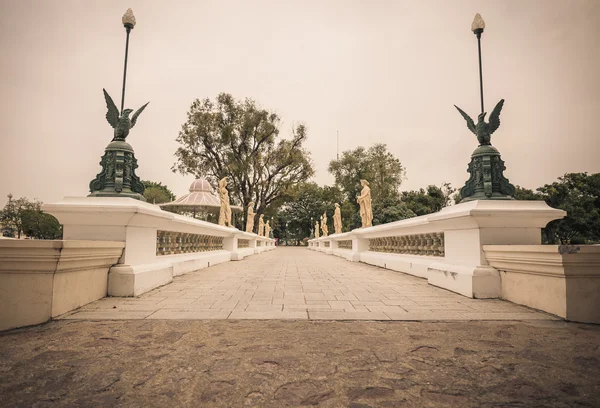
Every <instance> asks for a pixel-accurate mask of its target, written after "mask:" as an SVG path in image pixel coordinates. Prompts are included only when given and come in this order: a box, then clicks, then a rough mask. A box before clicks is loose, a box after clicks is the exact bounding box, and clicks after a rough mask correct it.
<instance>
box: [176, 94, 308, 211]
mask: <svg viewBox="0 0 600 408" xmlns="http://www.w3.org/2000/svg"><path fill="white" fill-rule="evenodd" d="M280 124H281V119H280V118H279V116H278V115H277V114H276V113H274V112H270V111H268V110H266V109H262V108H260V107H259V106H258V105H257V103H256V102H255V101H253V100H251V99H245V100H244V101H238V100H235V99H234V98H233V96H231V95H230V94H226V93H222V94H220V95H218V96H217V98H216V100H215V101H214V102H213V101H211V100H210V99H208V98H207V99H204V100H198V99H197V100H195V101H194V102H193V103H192V105H191V107H190V110H189V112H188V114H187V121H186V122H185V123H184V124H183V126H182V129H181V131H180V132H179V136H178V137H177V139H176V140H177V142H179V143H180V145H181V146H180V147H179V148H178V149H177V151H176V152H175V156H176V158H177V163H176V164H175V165H174V166H173V168H172V170H173V171H179V172H181V173H182V174H193V175H194V176H196V177H205V178H207V179H208V180H209V181H210V182H211V183H213V184H216V182H217V181H218V180H220V179H221V178H223V177H225V176H228V177H229V185H228V188H229V193H230V196H231V198H232V199H233V200H234V202H236V203H241V204H242V205H243V206H244V207H246V206H247V205H248V204H249V203H250V201H254V203H255V212H256V214H257V215H256V216H257V217H258V216H259V215H260V214H263V213H265V211H266V209H267V207H269V206H277V205H280V204H281V203H283V202H285V201H286V200H288V199H289V198H290V189H291V188H292V187H294V186H296V185H297V184H298V183H302V182H304V181H307V180H308V179H309V178H310V177H311V176H312V175H313V173H314V170H313V166H312V161H311V159H310V153H309V152H307V151H306V150H305V149H304V148H303V143H304V141H305V140H306V137H307V134H306V127H305V126H304V125H301V124H300V125H296V126H294V127H293V129H292V132H291V136H290V138H289V139H283V138H281V137H280V134H279V133H280V131H279V126H280Z"/></svg>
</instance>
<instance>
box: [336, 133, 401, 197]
mask: <svg viewBox="0 0 600 408" xmlns="http://www.w3.org/2000/svg"><path fill="white" fill-rule="evenodd" d="M328 171H329V173H331V174H332V175H333V177H334V178H335V184H336V186H338V187H339V188H340V189H341V190H342V192H343V193H344V194H345V195H346V198H347V200H348V201H349V202H351V203H352V202H353V203H354V204H356V205H355V207H356V208H358V204H357V203H356V196H357V195H359V194H360V191H361V189H362V187H361V185H360V180H361V179H365V180H367V181H368V182H369V187H370V188H371V197H372V199H373V201H379V200H384V199H387V198H390V197H397V195H398V189H399V188H400V184H401V183H402V180H403V178H404V174H405V169H404V166H402V163H400V160H399V159H398V158H396V157H395V156H394V155H393V154H392V153H390V152H389V151H388V150H387V146H386V145H385V144H382V143H378V144H375V145H373V146H371V147H369V148H368V149H365V148H364V147H362V146H360V147H357V148H356V149H354V150H348V151H345V152H343V153H342V157H341V158H340V159H339V160H332V161H331V162H329V168H328Z"/></svg>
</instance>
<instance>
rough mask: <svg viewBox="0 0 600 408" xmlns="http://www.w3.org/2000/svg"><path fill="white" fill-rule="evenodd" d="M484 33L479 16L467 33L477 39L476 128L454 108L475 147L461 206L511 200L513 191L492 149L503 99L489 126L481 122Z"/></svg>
mask: <svg viewBox="0 0 600 408" xmlns="http://www.w3.org/2000/svg"><path fill="white" fill-rule="evenodd" d="M484 29H485V21H483V18H482V17H481V15H480V14H479V13H477V14H476V15H475V19H474V20H473V23H472V24H471V31H473V34H475V35H476V36H477V50H478V56H479V95H480V100H481V113H480V114H479V115H478V117H477V124H475V122H474V121H473V119H471V117H470V116H469V115H467V114H466V113H465V112H464V111H463V110H462V109H460V108H459V107H458V106H456V105H454V107H455V108H456V109H458V112H459V113H460V114H461V116H462V117H463V118H464V119H465V121H466V122H467V128H468V129H469V130H470V131H471V132H472V133H473V134H475V135H476V136H477V140H478V141H479V146H478V147H477V148H476V149H475V151H473V153H472V154H471V162H470V163H469V166H468V168H467V171H468V172H469V173H470V177H469V180H467V182H466V183H465V185H464V187H463V188H461V189H460V197H461V202H466V201H472V200H513V199H514V195H515V187H514V186H513V185H512V184H510V182H509V181H508V179H507V178H505V177H504V174H503V171H504V170H506V167H505V166H504V161H503V160H502V158H501V157H500V152H499V151H498V150H497V149H496V148H495V147H493V146H492V143H491V135H492V133H494V132H495V131H496V130H497V129H498V128H499V127H500V112H501V111H502V107H503V106H504V99H501V100H500V102H498V103H497V104H496V107H495V108H494V110H493V111H492V113H491V114H490V118H489V122H485V116H486V115H487V112H485V110H484V105H483V69H482V64H481V35H482V34H483V30H484Z"/></svg>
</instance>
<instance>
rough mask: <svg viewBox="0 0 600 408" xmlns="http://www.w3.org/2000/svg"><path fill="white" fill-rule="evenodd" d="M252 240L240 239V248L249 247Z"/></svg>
mask: <svg viewBox="0 0 600 408" xmlns="http://www.w3.org/2000/svg"><path fill="white" fill-rule="evenodd" d="M249 247H250V240H249V239H238V248H249Z"/></svg>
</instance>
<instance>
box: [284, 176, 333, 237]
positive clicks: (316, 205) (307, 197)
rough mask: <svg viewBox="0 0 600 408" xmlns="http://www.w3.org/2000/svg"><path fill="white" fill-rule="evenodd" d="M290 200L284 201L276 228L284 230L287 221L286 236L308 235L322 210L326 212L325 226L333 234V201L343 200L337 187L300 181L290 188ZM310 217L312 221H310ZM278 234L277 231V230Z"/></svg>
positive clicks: (318, 219)
mask: <svg viewBox="0 0 600 408" xmlns="http://www.w3.org/2000/svg"><path fill="white" fill-rule="evenodd" d="M290 195H291V196H292V200H290V201H289V202H288V203H286V204H285V205H284V206H283V207H282V209H281V211H280V212H279V220H278V221H279V225H278V227H279V228H278V229H280V230H282V231H281V232H283V231H284V230H285V228H284V227H285V224H286V223H287V232H288V237H290V235H293V236H294V237H297V238H304V237H308V236H309V235H310V233H311V230H312V229H314V225H315V221H319V223H320V217H321V215H323V212H326V213H327V227H328V229H329V232H330V234H333V232H334V229H333V211H334V209H335V207H334V206H335V203H340V204H341V202H342V201H343V200H344V196H343V194H342V192H341V191H340V189H339V188H337V187H329V186H324V187H320V186H319V185H317V184H316V183H301V184H298V185H297V186H295V187H294V188H293V189H292V190H290ZM311 217H312V221H311ZM278 234H279V231H278ZM282 237H283V236H282Z"/></svg>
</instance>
